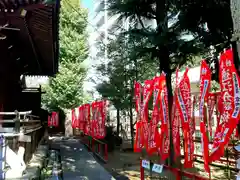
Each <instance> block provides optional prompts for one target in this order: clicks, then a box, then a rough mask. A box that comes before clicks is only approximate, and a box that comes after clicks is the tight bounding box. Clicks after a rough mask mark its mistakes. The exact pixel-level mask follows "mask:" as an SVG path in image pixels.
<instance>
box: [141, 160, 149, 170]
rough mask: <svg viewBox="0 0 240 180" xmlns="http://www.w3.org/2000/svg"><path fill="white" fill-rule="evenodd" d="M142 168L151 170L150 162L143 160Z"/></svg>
mask: <svg viewBox="0 0 240 180" xmlns="http://www.w3.org/2000/svg"><path fill="white" fill-rule="evenodd" d="M142 167H143V168H146V169H149V170H150V162H149V161H147V160H142Z"/></svg>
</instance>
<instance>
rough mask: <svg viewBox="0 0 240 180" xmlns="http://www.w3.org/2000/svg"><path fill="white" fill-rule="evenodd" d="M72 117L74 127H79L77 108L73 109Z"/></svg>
mask: <svg viewBox="0 0 240 180" xmlns="http://www.w3.org/2000/svg"><path fill="white" fill-rule="evenodd" d="M71 117H72V128H74V129H75V128H77V127H78V123H77V117H76V113H75V109H72V113H71Z"/></svg>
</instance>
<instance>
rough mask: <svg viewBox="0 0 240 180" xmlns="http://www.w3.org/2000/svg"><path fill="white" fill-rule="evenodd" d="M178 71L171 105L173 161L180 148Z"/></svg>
mask: <svg viewBox="0 0 240 180" xmlns="http://www.w3.org/2000/svg"><path fill="white" fill-rule="evenodd" d="M178 71H179V70H178V69H177V70H176V84H175V90H174V96H173V105H172V117H171V119H172V137H173V144H174V146H173V148H174V152H175V156H174V157H175V160H176V158H177V157H179V156H180V155H181V151H180V149H181V147H180V119H179V109H178V107H177V103H178V101H177V97H178V96H177V92H178V91H177V89H178V84H179V81H178Z"/></svg>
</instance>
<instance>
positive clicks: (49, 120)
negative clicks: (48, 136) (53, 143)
mask: <svg viewBox="0 0 240 180" xmlns="http://www.w3.org/2000/svg"><path fill="white" fill-rule="evenodd" d="M52 126H53V123H52V117H51V116H49V115H48V127H52Z"/></svg>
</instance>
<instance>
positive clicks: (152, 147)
mask: <svg viewBox="0 0 240 180" xmlns="http://www.w3.org/2000/svg"><path fill="white" fill-rule="evenodd" d="M160 81H161V78H160V77H158V76H156V77H155V78H154V85H153V112H152V120H151V122H150V123H149V131H148V153H149V154H152V153H154V152H156V151H157V149H158V144H157V142H158V141H159V135H158V129H157V124H158V122H159V120H160V117H159V102H160V101H159V97H160Z"/></svg>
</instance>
